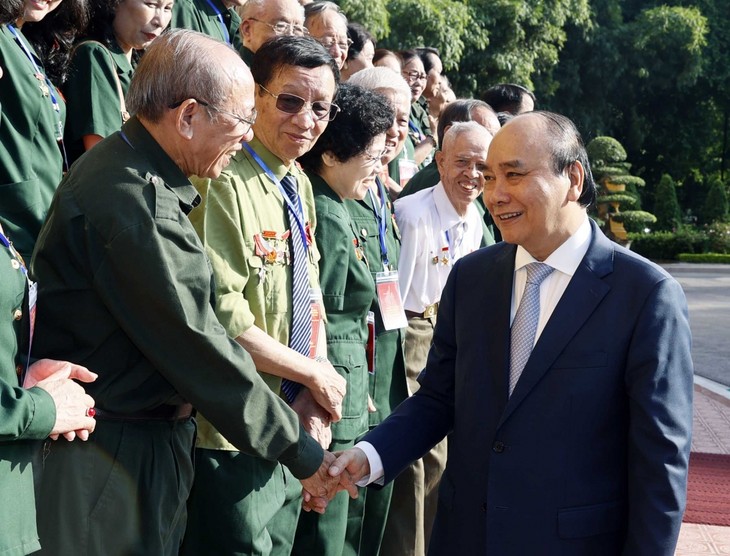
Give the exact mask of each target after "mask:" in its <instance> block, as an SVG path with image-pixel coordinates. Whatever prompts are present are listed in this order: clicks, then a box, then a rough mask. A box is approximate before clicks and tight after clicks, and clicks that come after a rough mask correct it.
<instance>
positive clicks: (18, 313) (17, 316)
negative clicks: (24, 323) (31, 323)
mask: <svg viewBox="0 0 730 556" xmlns="http://www.w3.org/2000/svg"><path fill="white" fill-rule="evenodd" d="M22 318H23V311H21V310H20V309H15V311H13V320H20V319H22Z"/></svg>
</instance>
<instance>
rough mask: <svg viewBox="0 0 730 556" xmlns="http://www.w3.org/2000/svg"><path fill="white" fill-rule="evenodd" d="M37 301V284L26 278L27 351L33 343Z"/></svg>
mask: <svg viewBox="0 0 730 556" xmlns="http://www.w3.org/2000/svg"><path fill="white" fill-rule="evenodd" d="M37 301H38V284H36V283H35V282H33V281H31V280H28V315H29V316H30V319H29V320H30V338H29V340H28V352H29V353H30V346H31V345H32V344H33V332H35V310H36V303H37Z"/></svg>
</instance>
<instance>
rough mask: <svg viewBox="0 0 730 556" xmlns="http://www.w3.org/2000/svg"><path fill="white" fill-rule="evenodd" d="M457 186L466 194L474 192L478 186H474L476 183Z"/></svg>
mask: <svg viewBox="0 0 730 556" xmlns="http://www.w3.org/2000/svg"><path fill="white" fill-rule="evenodd" d="M459 186H460V187H461V188H462V189H463V190H464V191H466V192H467V193H471V192H472V191H474V190H475V189H477V187H478V184H476V183H470V182H464V183H460V184H459Z"/></svg>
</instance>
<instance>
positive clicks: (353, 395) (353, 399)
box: [328, 344, 369, 419]
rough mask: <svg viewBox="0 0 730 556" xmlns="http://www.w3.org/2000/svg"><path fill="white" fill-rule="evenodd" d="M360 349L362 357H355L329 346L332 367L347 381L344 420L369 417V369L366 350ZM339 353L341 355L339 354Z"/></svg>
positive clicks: (343, 411)
mask: <svg viewBox="0 0 730 556" xmlns="http://www.w3.org/2000/svg"><path fill="white" fill-rule="evenodd" d="M351 347H354V346H351ZM360 349H361V350H362V352H363V353H362V355H361V356H360V357H355V356H354V355H353V354H343V353H341V351H342V349H333V346H332V344H330V345H329V346H328V356H329V358H330V361H332V365H333V366H334V368H335V370H336V371H337V372H338V373H339V374H340V375H341V376H342V377H344V379H345V380H346V381H347V393H346V394H345V399H344V400H343V403H342V418H343V419H357V418H362V417H363V416H367V412H368V389H369V384H368V369H367V364H366V362H365V359H364V358H365V352H364V349H363V348H362V347H360ZM337 351H340V353H339V354H337V353H336V352H337ZM337 355H339V356H340V357H337ZM358 355H359V354H358Z"/></svg>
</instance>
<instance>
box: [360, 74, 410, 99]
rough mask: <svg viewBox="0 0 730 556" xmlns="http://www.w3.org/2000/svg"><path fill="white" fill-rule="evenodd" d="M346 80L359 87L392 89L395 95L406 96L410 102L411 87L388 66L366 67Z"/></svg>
mask: <svg viewBox="0 0 730 556" xmlns="http://www.w3.org/2000/svg"><path fill="white" fill-rule="evenodd" d="M347 81H348V83H352V84H353V85H360V87H364V88H365V89H370V90H371V91H377V92H381V93H382V92H384V91H393V92H395V93H396V95H403V96H405V97H406V98H408V102H409V103H410V99H411V88H410V87H409V86H408V83H406V80H405V79H403V77H402V76H401V75H399V74H397V73H396V72H394V71H393V70H392V69H390V68H385V67H374V68H366V69H363V70H360V71H358V72H357V73H354V74H353V75H352V76H350V79H348V80H347Z"/></svg>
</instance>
